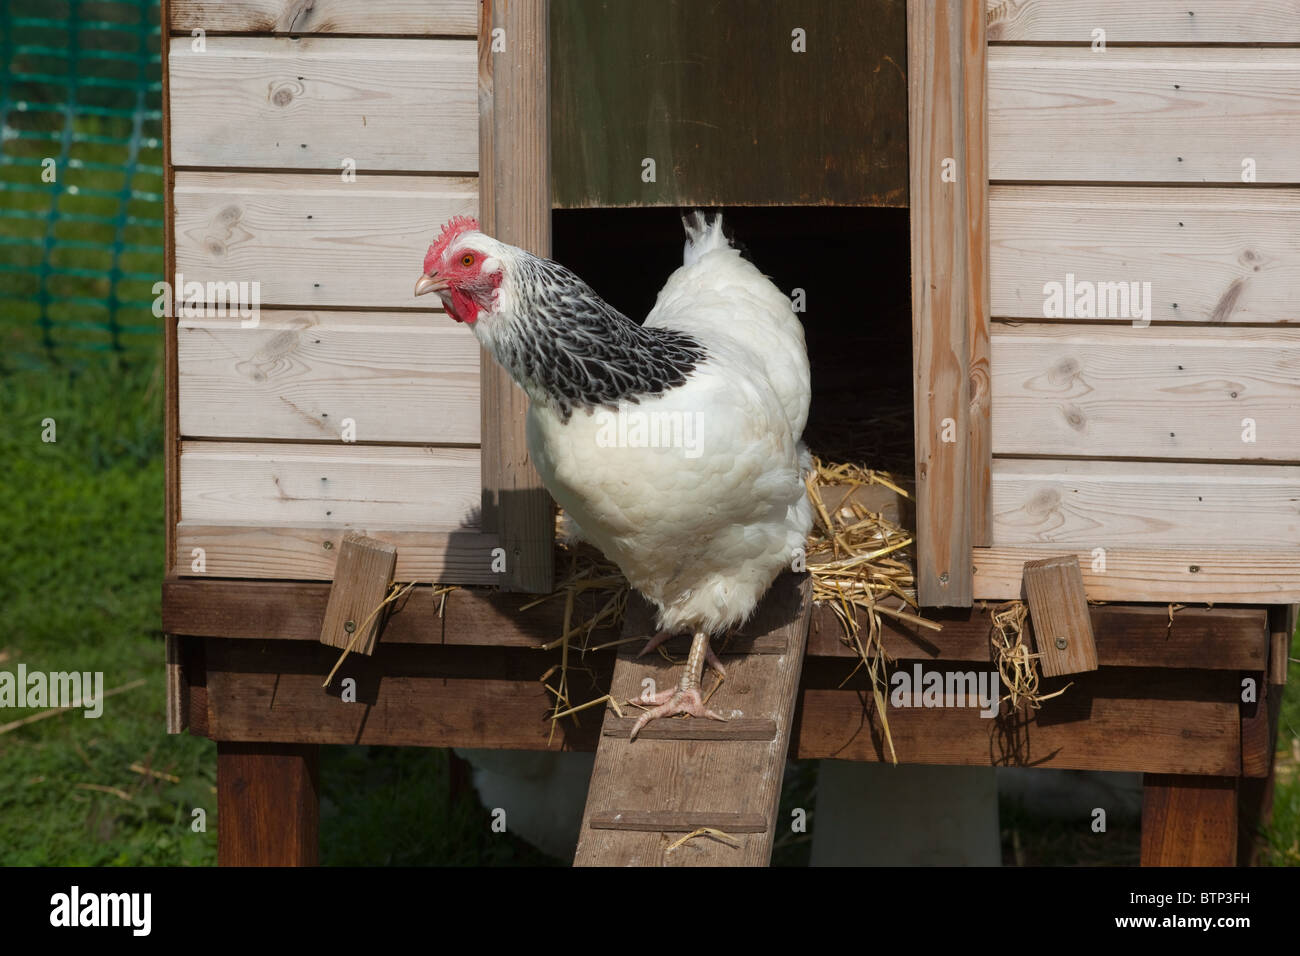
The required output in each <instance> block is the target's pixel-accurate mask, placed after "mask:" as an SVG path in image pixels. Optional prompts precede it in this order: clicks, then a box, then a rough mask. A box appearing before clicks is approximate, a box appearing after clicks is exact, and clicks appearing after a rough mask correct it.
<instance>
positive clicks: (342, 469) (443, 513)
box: [181, 441, 479, 531]
mask: <svg viewBox="0 0 1300 956" xmlns="http://www.w3.org/2000/svg"><path fill="white" fill-rule="evenodd" d="M478 504H479V454H478V449H475V448H445V447H437V446H424V447H407V446H382V445H352V444H337V445H335V444H331V445H297V444H287V443H286V444H264V443H256V442H207V441H204V442H195V441H187V442H183V443H182V445H181V515H182V517H183V518H184V519H185V520H186V521H189V522H201V523H204V524H210V525H222V524H241V523H250V524H262V525H268V526H281V527H284V526H294V525H330V526H336V527H340V528H342V527H357V528H368V527H371V526H374V527H378V528H393V527H402V526H408V527H420V528H425V529H427V530H430V531H454V530H456V529H458V528H477V526H478V520H477V512H478Z"/></svg>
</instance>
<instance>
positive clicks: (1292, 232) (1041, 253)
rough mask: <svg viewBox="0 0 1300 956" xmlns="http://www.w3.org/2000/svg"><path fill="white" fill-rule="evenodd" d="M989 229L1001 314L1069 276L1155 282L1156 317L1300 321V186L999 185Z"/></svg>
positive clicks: (1034, 304)
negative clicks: (1048, 284) (1236, 187)
mask: <svg viewBox="0 0 1300 956" xmlns="http://www.w3.org/2000/svg"><path fill="white" fill-rule="evenodd" d="M1297 83H1298V85H1297V93H1298V95H1300V75H1298V76H1297ZM989 232H990V244H991V249H990V260H989V262H990V272H991V295H992V308H993V315H994V317H996V318H1012V319H1036V318H1043V317H1044V306H1045V304H1046V295H1045V293H1044V291H1043V287H1044V285H1045V284H1046V283H1048V282H1059V283H1062V284H1064V283H1065V282H1066V277H1067V275H1068V274H1073V275H1074V276H1075V280H1076V281H1088V282H1093V283H1097V282H1111V283H1115V282H1129V283H1132V282H1149V283H1151V297H1152V300H1153V301H1152V303H1151V311H1150V321H1151V322H1153V323H1156V322H1208V323H1213V324H1216V325H1217V324H1237V323H1255V324H1265V323H1296V322H1300V189H1295V188H1273V187H1270V188H1252V189H1241V188H1239V189H1226V188H1202V187H1185V188H1162V187H1154V186H1124V187H1101V186H1028V185H1002V186H994V187H993V188H992V192H991V195H990V199H989ZM1079 321H1100V320H1089V319H1079ZM1121 321H1128V322H1129V323H1130V324H1132V320H1131V319H1128V320H1121ZM1139 321H1141V320H1140V319H1139Z"/></svg>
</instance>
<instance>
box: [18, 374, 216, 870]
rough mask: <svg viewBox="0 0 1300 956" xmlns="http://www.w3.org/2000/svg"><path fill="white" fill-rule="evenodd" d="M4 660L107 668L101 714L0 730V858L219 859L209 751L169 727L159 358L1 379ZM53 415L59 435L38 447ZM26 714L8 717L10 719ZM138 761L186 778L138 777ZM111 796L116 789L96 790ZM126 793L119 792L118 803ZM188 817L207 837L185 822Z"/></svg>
mask: <svg viewBox="0 0 1300 956" xmlns="http://www.w3.org/2000/svg"><path fill="white" fill-rule="evenodd" d="M0 413H2V416H0V417H2V418H3V422H4V430H3V432H0V455H2V456H3V458H2V460H3V461H4V462H5V466H6V471H7V472H8V476H7V478H8V480H7V481H6V495H5V497H6V502H5V505H6V507H5V508H4V509H3V511H0V581H3V582H4V583H3V588H4V594H3V600H4V605H5V607H6V609H7V614H6V616H5V620H6V627H5V629H4V633H3V635H2V636H0V654H2V655H5V659H4V662H3V663H2V664H0V667H3V668H4V669H6V670H9V671H11V672H13V671H16V669H17V666H18V665H19V664H20V663H21V664H25V665H27V668H28V669H29V670H39V671H66V670H77V671H102V672H103V674H104V687H105V689H106V690H107V689H110V688H113V687H118V686H121V685H124V684H128V683H130V682H132V681H134V680H136V679H140V678H142V679H144V681H145V683H144V685H143V686H141V687H138V688H136V689H133V690H128V691H126V692H124V693H122V694H120V695H118V696H115V697H112V698H110V699H108V700H106V701H105V702H104V713H103V716H102V717H100V718H98V719H87V718H85V717H83V716H81V713H80V711H72V712H69V713H64V714H61V715H59V716H56V717H52V718H50V719H48V720H43V721H40V722H39V723H34V724H31V725H29V726H25V727H22V728H19V729H17V730H14V731H10V732H9V733H5V734H3V735H0V767H2V768H3V775H4V778H5V780H6V781H7V783H8V785H7V786H5V787H3V788H0V862H3V863H5V864H71V863H76V864H87V865H101V864H114V863H125V864H185V863H209V862H211V861H212V859H213V857H214V849H213V848H214V838H215V829H214V827H213V826H212V823H213V822H214V819H215V816H214V815H215V809H216V807H215V795H214V794H213V792H212V785H213V784H214V782H215V780H214V767H213V753H212V745H211V744H210V743H208V742H206V741H202V740H198V739H193V738H190V737H179V736H178V737H169V736H167V735H166V734H165V733H163V729H164V725H163V723H162V720H163V693H164V673H163V668H162V666H161V665H162V661H163V656H162V655H163V648H162V635H161V633H160V632H159V630H158V625H159V583H160V581H161V580H162V570H163V540H162V523H161V521H160V520H159V516H160V513H161V512H160V508H161V504H162V489H163V480H162V454H161V452H162V433H161V428H162V425H161V423H162V405H161V382H160V380H159V377H158V375H157V365H156V363H153V362H149V363H139V364H136V365H128V364H125V363H102V364H98V365H91V366H89V367H87V368H86V369H85V370H83V371H81V372H47V373H41V372H36V371H25V372H19V373H15V374H11V375H9V376H4V377H0ZM46 419H53V420H54V427H55V429H56V432H55V437H56V439H57V440H56V441H54V442H45V441H43V440H42V433H43V431H44V426H43V425H42V422H44V421H45V420H46ZM34 712H35V711H33V710H30V709H29V710H16V709H6V710H5V711H3V715H4V722H6V723H7V722H9V721H12V720H17V719H21V718H22V717H25V716H28V715H29V714H31V713H34ZM133 763H137V764H140V765H143V766H145V767H151V768H153V769H155V770H158V771H160V772H164V773H167V774H171V775H174V776H176V777H179V778H180V782H179V783H171V782H169V781H167V780H162V779H158V778H156V777H152V776H146V775H141V774H139V773H135V772H133V771H132V770H131V769H130V767H131V764H133ZM94 787H107V788H111V789H112V790H114V791H118V792H119V793H120V794H121V795H118V794H116V793H112V792H105V791H101V790H96V789H91V788H94ZM123 797H125V799H124V798H123ZM194 808H201V809H203V810H204V811H205V812H206V813H207V814H208V829H207V832H206V833H195V832H193V831H192V830H191V829H190V822H191V814H190V811H191V810H192V809H194Z"/></svg>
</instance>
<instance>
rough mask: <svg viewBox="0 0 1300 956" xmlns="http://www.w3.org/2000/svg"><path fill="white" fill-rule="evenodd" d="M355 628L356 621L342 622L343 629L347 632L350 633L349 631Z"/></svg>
mask: <svg viewBox="0 0 1300 956" xmlns="http://www.w3.org/2000/svg"><path fill="white" fill-rule="evenodd" d="M356 629H357V622H356V621H344V622H343V630H345V631H347V632H348V633H349V634H351V633H352V632H353V631H355V630H356Z"/></svg>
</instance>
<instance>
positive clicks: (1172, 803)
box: [1142, 773, 1237, 866]
mask: <svg viewBox="0 0 1300 956" xmlns="http://www.w3.org/2000/svg"><path fill="white" fill-rule="evenodd" d="M1236 861H1237V780H1236V778H1235V777H1196V776H1183V775H1179V774H1162V773H1148V774H1145V775H1144V776H1143V779H1142V865H1143V866H1232V865H1233V864H1235V863H1236Z"/></svg>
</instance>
